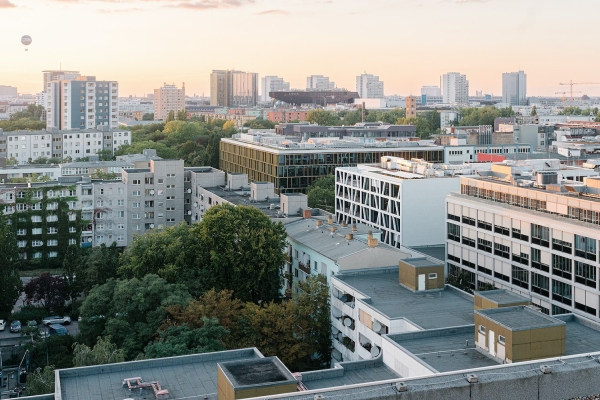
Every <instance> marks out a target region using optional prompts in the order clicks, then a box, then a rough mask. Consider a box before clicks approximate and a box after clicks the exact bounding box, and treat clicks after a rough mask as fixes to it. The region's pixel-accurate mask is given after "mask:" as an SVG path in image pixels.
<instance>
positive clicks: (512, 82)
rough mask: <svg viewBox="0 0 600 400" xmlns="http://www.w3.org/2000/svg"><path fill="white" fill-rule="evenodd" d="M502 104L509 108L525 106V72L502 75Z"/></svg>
mask: <svg viewBox="0 0 600 400" xmlns="http://www.w3.org/2000/svg"><path fill="white" fill-rule="evenodd" d="M502 103H504V104H507V105H510V106H526V105H527V74H525V72H523V71H519V72H505V73H503V74H502Z"/></svg>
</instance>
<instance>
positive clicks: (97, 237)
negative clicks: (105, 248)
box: [96, 236, 104, 243]
mask: <svg viewBox="0 0 600 400" xmlns="http://www.w3.org/2000/svg"><path fill="white" fill-rule="evenodd" d="M96 242H97V243H104V236H96Z"/></svg>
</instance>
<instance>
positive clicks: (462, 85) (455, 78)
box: [442, 72, 469, 105]
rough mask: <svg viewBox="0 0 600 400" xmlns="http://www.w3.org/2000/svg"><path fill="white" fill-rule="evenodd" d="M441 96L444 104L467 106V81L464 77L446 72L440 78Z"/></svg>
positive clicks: (456, 73)
mask: <svg viewBox="0 0 600 400" xmlns="http://www.w3.org/2000/svg"><path fill="white" fill-rule="evenodd" d="M442 95H443V97H444V103H445V104H453V105H467V104H468V103H469V81H468V80H467V77H466V75H461V74H460V73H458V72H448V73H447V74H444V76H443V77H442Z"/></svg>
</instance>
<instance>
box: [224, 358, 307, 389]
mask: <svg viewBox="0 0 600 400" xmlns="http://www.w3.org/2000/svg"><path fill="white" fill-rule="evenodd" d="M219 367H221V370H222V371H223V373H224V374H225V376H226V377H227V379H229V381H230V382H231V384H232V386H233V387H234V388H241V387H248V386H257V385H263V384H269V383H276V382H280V383H281V382H288V383H289V381H292V383H296V378H295V377H294V376H293V375H292V373H291V372H290V371H289V370H288V369H287V367H286V366H285V365H283V363H282V362H281V361H279V359H278V358H277V357H266V358H257V359H243V360H236V361H229V362H224V363H219Z"/></svg>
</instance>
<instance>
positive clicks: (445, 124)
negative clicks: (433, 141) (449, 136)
mask: <svg viewBox="0 0 600 400" xmlns="http://www.w3.org/2000/svg"><path fill="white" fill-rule="evenodd" d="M459 120H460V113H459V112H458V111H446V110H444V111H440V129H441V130H442V131H444V130H446V129H447V128H450V127H451V126H453V125H458V121H459Z"/></svg>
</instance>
